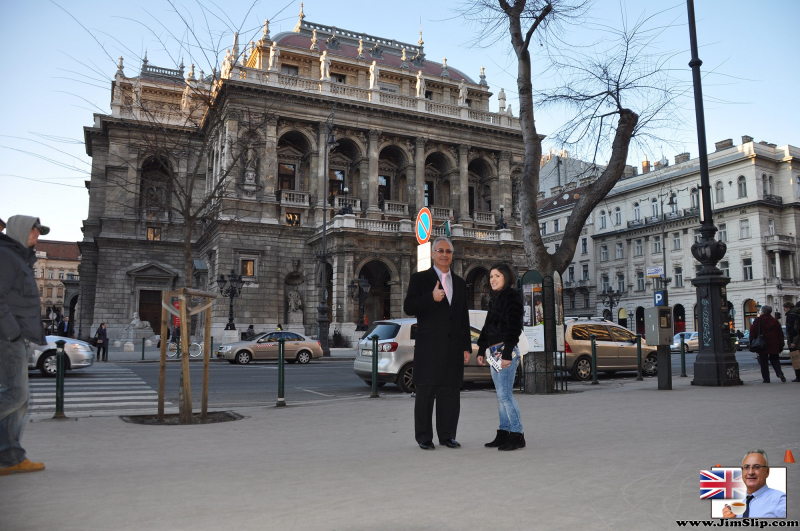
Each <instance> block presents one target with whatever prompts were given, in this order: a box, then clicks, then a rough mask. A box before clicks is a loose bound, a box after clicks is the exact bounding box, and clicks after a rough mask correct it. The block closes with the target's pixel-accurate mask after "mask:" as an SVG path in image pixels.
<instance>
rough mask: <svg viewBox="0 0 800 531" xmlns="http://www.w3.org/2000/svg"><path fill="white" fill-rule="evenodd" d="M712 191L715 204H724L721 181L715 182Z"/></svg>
mask: <svg viewBox="0 0 800 531" xmlns="http://www.w3.org/2000/svg"><path fill="white" fill-rule="evenodd" d="M714 190H715V191H716V194H717V203H724V202H725V188H724V186H723V184H722V181H717V184H715V185H714Z"/></svg>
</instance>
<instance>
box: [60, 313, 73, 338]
mask: <svg viewBox="0 0 800 531" xmlns="http://www.w3.org/2000/svg"><path fill="white" fill-rule="evenodd" d="M74 334H75V330H74V329H73V328H72V323H70V322H69V317H64V320H63V321H61V322H60V323H59V324H58V335H59V336H61V337H72V336H73V335H74Z"/></svg>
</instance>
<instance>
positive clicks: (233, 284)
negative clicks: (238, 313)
mask: <svg viewBox="0 0 800 531" xmlns="http://www.w3.org/2000/svg"><path fill="white" fill-rule="evenodd" d="M226 283H227V284H228V287H227V288H226V287H225V284H226ZM217 285H218V286H219V292H220V293H221V294H222V296H223V297H230V299H231V307H230V311H229V312H228V324H226V325H225V330H236V325H235V324H233V299H235V298H236V297H238V296H239V295H241V293H242V286H244V280H242V275H237V274H236V271H234V270H233V269H231V272H230V274H228V278H227V279H226V278H225V275H220V276H219V278H218V279H217Z"/></svg>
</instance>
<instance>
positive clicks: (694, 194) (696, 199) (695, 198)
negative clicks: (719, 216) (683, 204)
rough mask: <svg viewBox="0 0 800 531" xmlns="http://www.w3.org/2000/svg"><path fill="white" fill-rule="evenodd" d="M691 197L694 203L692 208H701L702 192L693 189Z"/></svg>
mask: <svg viewBox="0 0 800 531" xmlns="http://www.w3.org/2000/svg"><path fill="white" fill-rule="evenodd" d="M689 197H690V198H691V201H692V203H691V204H692V208H697V207H699V206H700V192H699V191H698V190H697V188H692V189H691V190H690V191H689Z"/></svg>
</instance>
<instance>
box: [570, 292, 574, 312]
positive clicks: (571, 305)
mask: <svg viewBox="0 0 800 531" xmlns="http://www.w3.org/2000/svg"><path fill="white" fill-rule="evenodd" d="M569 309H570V310H574V309H575V295H570V296H569Z"/></svg>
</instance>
